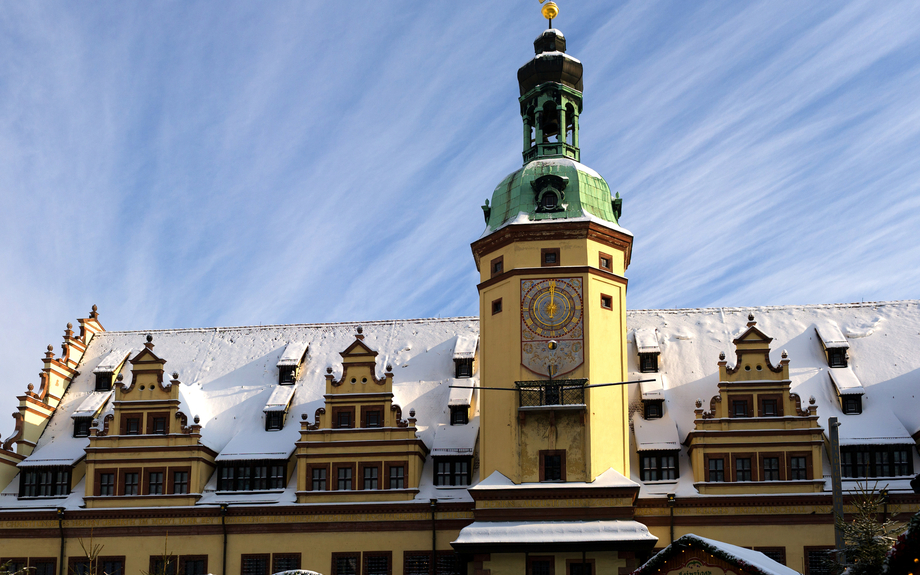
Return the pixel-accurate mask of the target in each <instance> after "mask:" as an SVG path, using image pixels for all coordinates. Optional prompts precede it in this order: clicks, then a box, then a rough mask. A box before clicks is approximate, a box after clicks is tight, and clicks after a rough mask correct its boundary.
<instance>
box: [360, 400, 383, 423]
mask: <svg viewBox="0 0 920 575" xmlns="http://www.w3.org/2000/svg"><path fill="white" fill-rule="evenodd" d="M368 411H379V412H380V427H386V419H385V418H384V414H385V413H386V411H385V410H384V409H383V405H362V406H361V427H362V428H364V427H367V412H368ZM368 429H379V428H377V427H370V428H368Z"/></svg>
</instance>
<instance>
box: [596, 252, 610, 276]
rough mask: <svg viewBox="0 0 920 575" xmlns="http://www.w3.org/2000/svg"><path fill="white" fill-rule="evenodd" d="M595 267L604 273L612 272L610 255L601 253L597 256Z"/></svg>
mask: <svg viewBox="0 0 920 575" xmlns="http://www.w3.org/2000/svg"><path fill="white" fill-rule="evenodd" d="M597 267H599V268H601V269H602V270H604V271H608V272H612V271H613V256H611V255H610V254H605V253H601V254H600V255H599V256H598V265H597Z"/></svg>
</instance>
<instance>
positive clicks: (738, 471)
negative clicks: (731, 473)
mask: <svg viewBox="0 0 920 575" xmlns="http://www.w3.org/2000/svg"><path fill="white" fill-rule="evenodd" d="M735 481H751V458H750V457H739V458H737V459H735Z"/></svg>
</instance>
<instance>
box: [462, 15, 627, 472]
mask: <svg viewBox="0 0 920 575" xmlns="http://www.w3.org/2000/svg"><path fill="white" fill-rule="evenodd" d="M534 51H535V56H534V57H533V58H532V59H531V60H530V61H529V62H527V63H526V64H525V65H524V66H523V67H521V69H520V70H518V83H519V85H520V98H519V100H518V101H519V103H520V109H521V117H522V119H523V136H524V138H523V158H524V165H523V167H522V168H520V169H519V170H517V171H515V172H513V173H512V174H510V175H509V176H507V177H506V178H505V179H504V180H503V181H502V182H501V183H500V184H499V185H498V187H497V188H495V191H494V192H493V194H492V198H491V202H490V201H489V200H486V203H485V205H484V206H483V212H484V214H485V222H486V229H485V231H484V232H483V235H482V237H481V238H480V239H479V240H477V241H476V242H474V243H473V244H472V249H473V255H474V257H475V259H476V266H477V268H478V269H479V272H480V283H479V286H478V288H479V302H480V308H479V310H480V325H481V336H480V337H481V344H482V345H481V348H480V349H481V350H482V351H481V365H480V375H481V380H480V381H481V386H482V387H484V388H487V389H484V390H483V391H482V400H481V404H480V430H481V431H480V472H481V477H482V478H483V479H485V478H487V477H489V476H491V475H492V474H493V473H494V472H496V471H497V472H500V473H501V474H502V475H504V476H505V477H507V478H508V479H510V480H511V481H512V482H513V483H515V484H521V483H536V482H555V481H568V482H592V481H594V480H595V479H596V478H597V477H598V476H599V475H601V474H602V473H604V472H605V471H607V470H608V469H610V468H613V469H614V470H616V471H618V472H619V473H622V474H623V475H625V476H627V477H628V476H629V429H628V401H627V387H626V386H625V385H609V386H604V385H602V384H608V383H617V382H622V381H624V380H625V379H626V375H627V373H626V345H625V340H626V283H627V282H626V277H625V276H624V274H625V271H626V268H627V266H628V265H629V258H630V251H631V247H632V234H631V233H630V232H629V231H627V230H625V229H624V228H622V227H620V226H619V224H618V219H619V216H620V209H621V201H620V199H619V196H618V197H617V198H616V199H614V198H612V197H611V194H610V188H609V187H608V185H607V182H605V181H604V179H603V178H602V177H601V176H600V175H599V174H598V173H597V172H595V171H594V170H592V169H590V168H588V167H587V166H585V165H583V164H581V163H580V160H581V151H580V149H579V143H578V132H579V117H580V115H581V111H582V89H583V84H582V64H581V62H579V61H578V60H576V59H575V58H572V57H571V56H569V55H568V54H566V40H565V37H564V36H563V35H562V33H561V32H560V31H558V30H556V29H554V28H550V29H549V30H546V31H544V32H543V33H541V34H540V35H539V36H538V37H537V39H536V40H535V41H534ZM490 388H495V389H490Z"/></svg>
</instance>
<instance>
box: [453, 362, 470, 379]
mask: <svg viewBox="0 0 920 575" xmlns="http://www.w3.org/2000/svg"><path fill="white" fill-rule="evenodd" d="M454 377H456V378H457V379H464V378H467V377H473V358H472V357H468V358H462V359H455V360H454Z"/></svg>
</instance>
